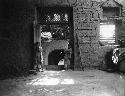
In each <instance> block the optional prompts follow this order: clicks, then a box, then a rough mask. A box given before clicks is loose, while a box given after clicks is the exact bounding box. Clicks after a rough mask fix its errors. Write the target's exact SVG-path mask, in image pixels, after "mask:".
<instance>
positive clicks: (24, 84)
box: [0, 70, 125, 96]
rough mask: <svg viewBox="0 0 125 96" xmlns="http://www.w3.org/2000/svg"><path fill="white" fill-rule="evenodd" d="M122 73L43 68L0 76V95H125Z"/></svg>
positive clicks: (124, 78)
mask: <svg viewBox="0 0 125 96" xmlns="http://www.w3.org/2000/svg"><path fill="white" fill-rule="evenodd" d="M124 90H125V77H124V75H123V74H121V75H119V74H117V73H108V72H105V71H101V70H86V71H44V72H40V73H38V74H37V75H31V76H28V77H18V78H14V79H6V80H0V96H125V94H124Z"/></svg>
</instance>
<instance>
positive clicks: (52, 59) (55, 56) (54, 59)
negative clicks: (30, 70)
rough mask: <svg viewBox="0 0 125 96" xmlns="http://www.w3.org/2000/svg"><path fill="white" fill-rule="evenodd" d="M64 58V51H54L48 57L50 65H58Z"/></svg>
mask: <svg viewBox="0 0 125 96" xmlns="http://www.w3.org/2000/svg"><path fill="white" fill-rule="evenodd" d="M63 58H64V50H63V49H60V50H57V49H56V50H54V51H52V52H50V54H49V55H48V65H58V63H59V61H60V60H61V59H63Z"/></svg>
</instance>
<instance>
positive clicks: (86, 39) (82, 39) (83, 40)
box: [79, 37, 90, 43]
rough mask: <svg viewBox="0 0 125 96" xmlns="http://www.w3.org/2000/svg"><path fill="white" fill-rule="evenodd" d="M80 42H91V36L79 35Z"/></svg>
mask: <svg viewBox="0 0 125 96" xmlns="http://www.w3.org/2000/svg"><path fill="white" fill-rule="evenodd" d="M79 43H90V38H89V37H79Z"/></svg>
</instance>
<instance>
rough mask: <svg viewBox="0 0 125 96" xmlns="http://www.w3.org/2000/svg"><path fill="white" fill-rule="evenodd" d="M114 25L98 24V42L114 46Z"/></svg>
mask: <svg viewBox="0 0 125 96" xmlns="http://www.w3.org/2000/svg"><path fill="white" fill-rule="evenodd" d="M115 38H116V36H115V24H108V23H100V41H101V42H102V43H107V44H115V42H116V40H115Z"/></svg>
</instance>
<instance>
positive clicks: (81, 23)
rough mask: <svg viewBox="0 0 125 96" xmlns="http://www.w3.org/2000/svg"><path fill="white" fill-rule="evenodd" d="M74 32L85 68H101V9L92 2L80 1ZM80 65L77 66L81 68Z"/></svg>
mask: <svg viewBox="0 0 125 96" xmlns="http://www.w3.org/2000/svg"><path fill="white" fill-rule="evenodd" d="M73 14H74V30H75V35H77V36H78V42H79V49H80V56H81V62H82V65H83V66H84V67H93V66H99V64H100V62H99V56H98V50H99V43H98V41H99V32H98V25H99V22H100V15H101V8H100V6H99V3H97V2H92V1H91V0H79V2H77V4H76V6H75V7H74V11H73ZM79 66H80V65H78V64H77V65H75V68H76V69H77V68H79Z"/></svg>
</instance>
